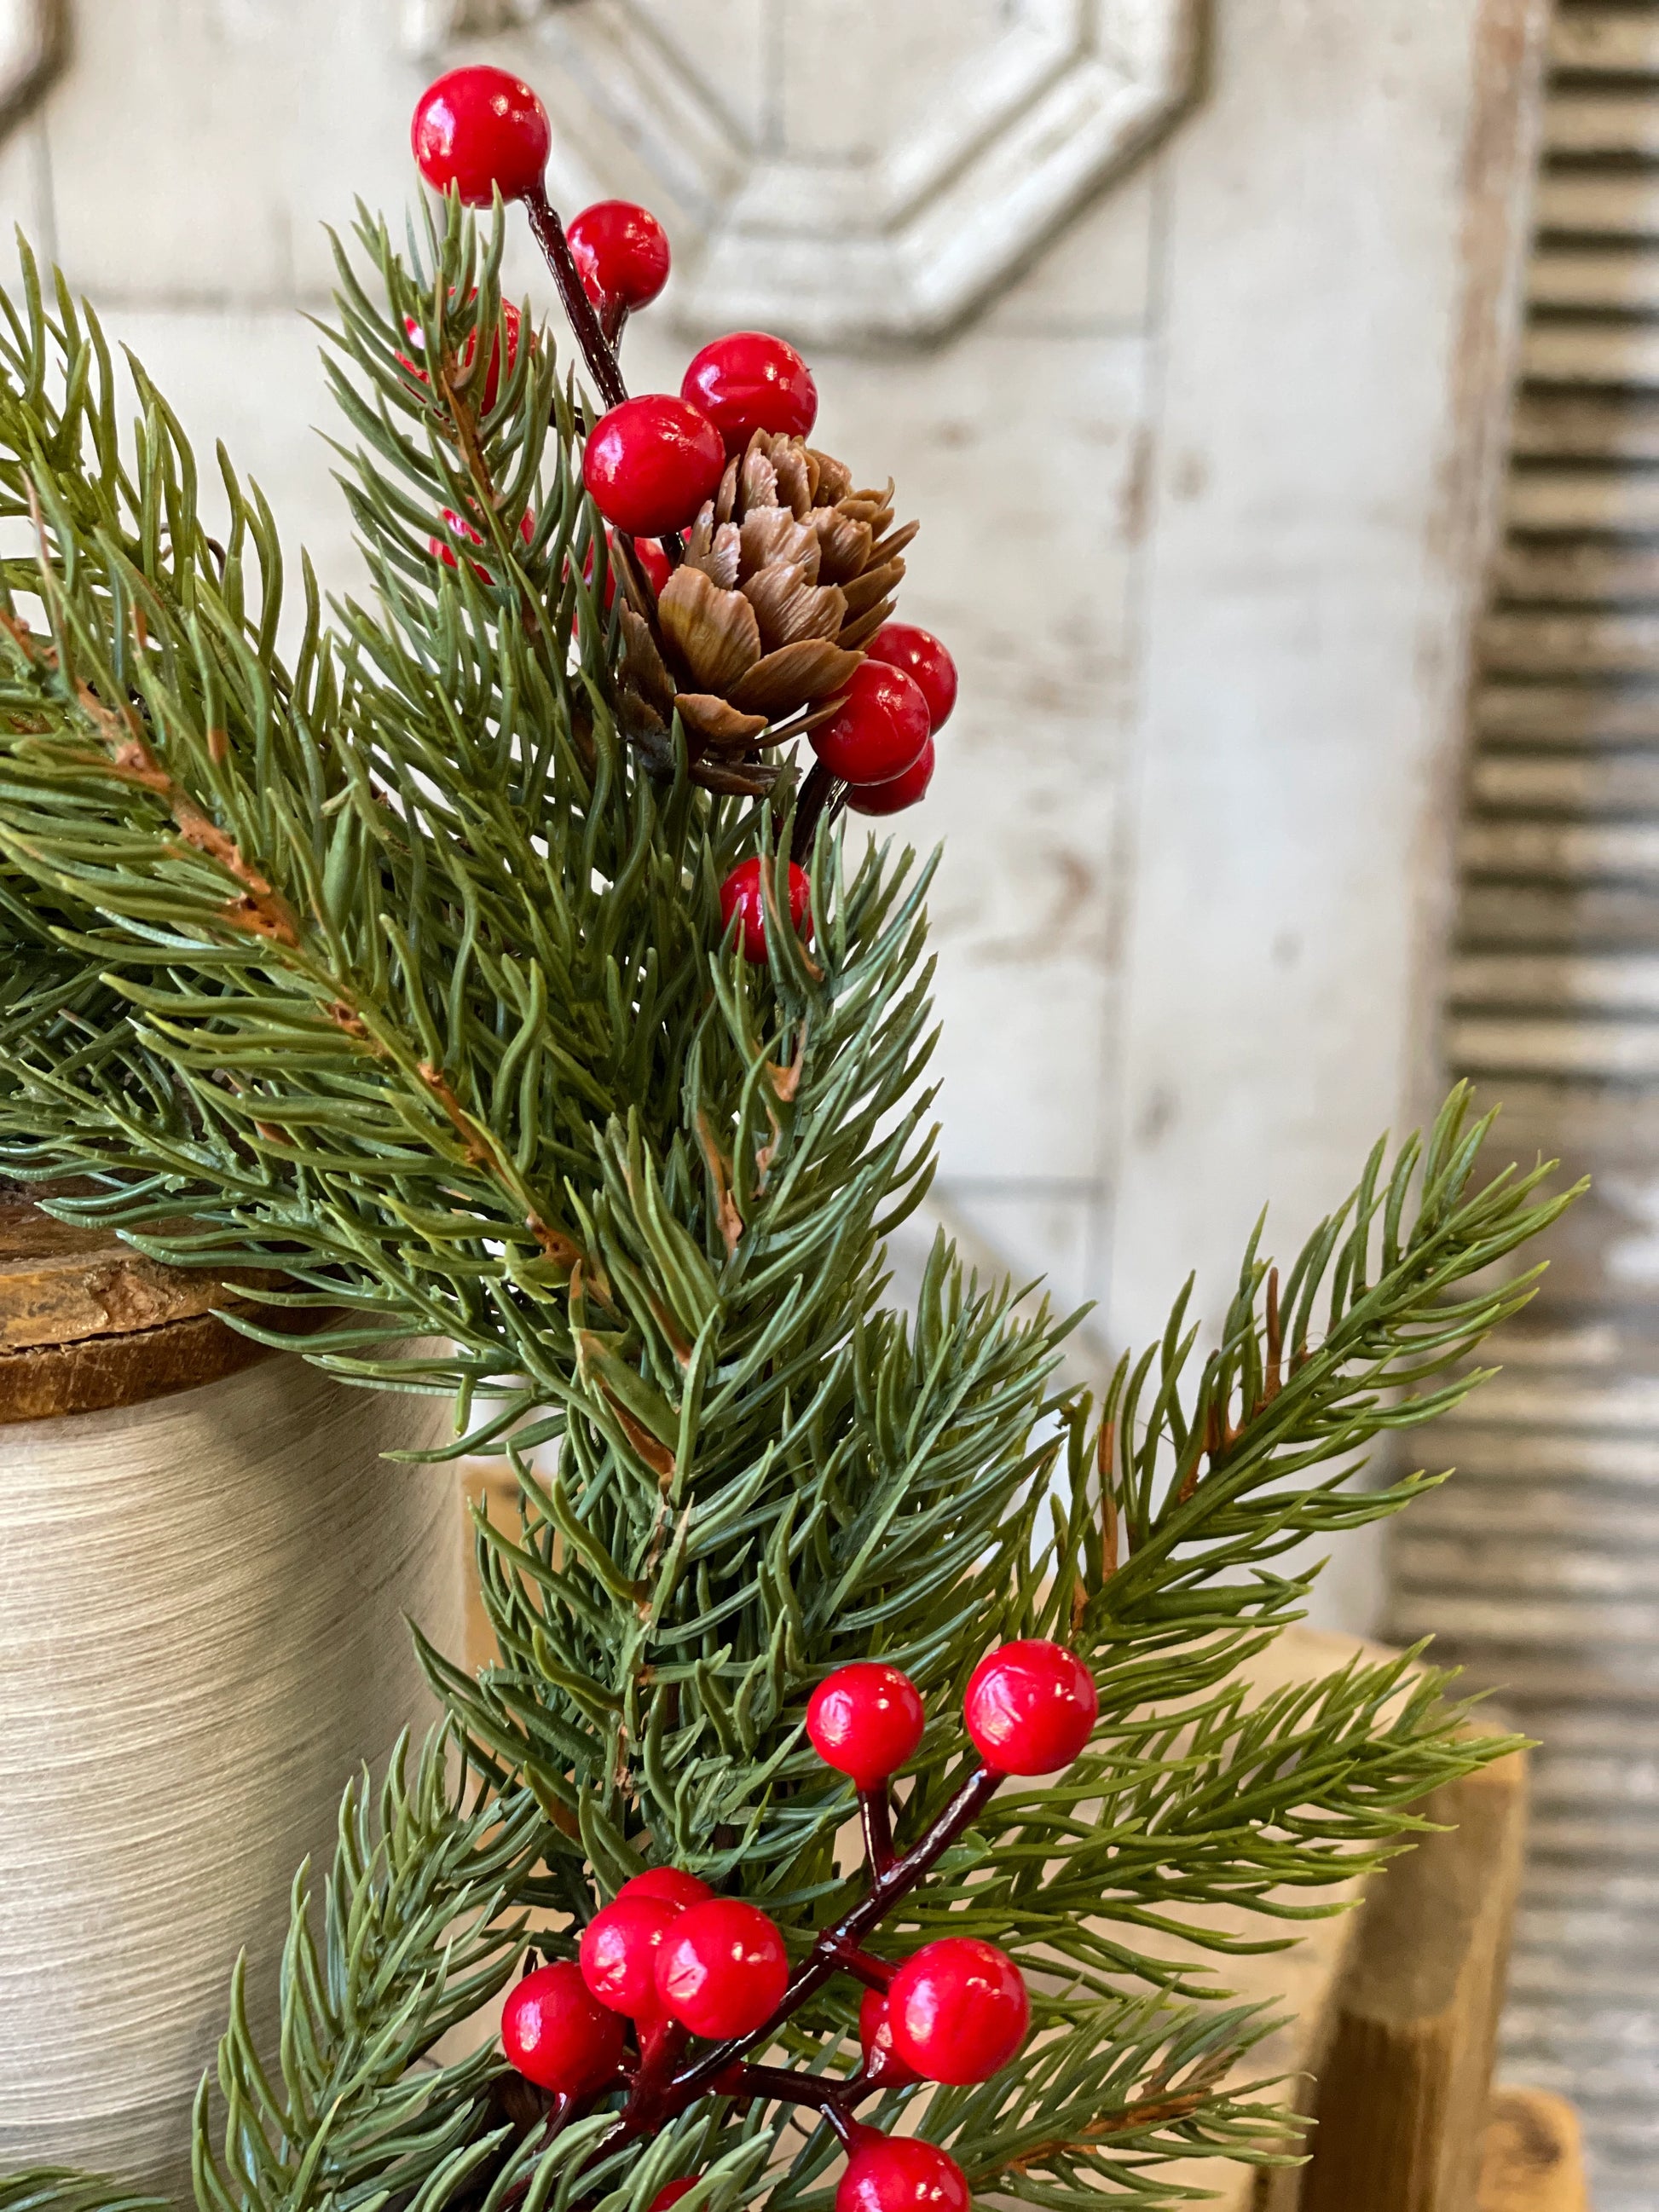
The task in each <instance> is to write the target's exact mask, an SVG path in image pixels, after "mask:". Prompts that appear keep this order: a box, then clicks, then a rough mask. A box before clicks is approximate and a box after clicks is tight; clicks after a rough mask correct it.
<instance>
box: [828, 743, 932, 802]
mask: <svg viewBox="0 0 1659 2212" xmlns="http://www.w3.org/2000/svg"><path fill="white" fill-rule="evenodd" d="M933 765H934V754H933V739H932V738H928V740H927V744H925V745H924V746H923V747H922V749H921V752H920V753H918V754H917V756H916V757H915V760H913V761H912V762H911V763H910V765H909V767H908V768H907V769H905V771H904V773H903V775H894V776H890V777H889V778H888V780H887V781H886V782H885V783H849V784H848V787H847V804H848V805H849V806H850V807H851V808H852V810H853V811H854V814H900V813H902V811H904V809H905V808H906V807H907V806H914V805H915V803H916V801H917V800H918V799H922V798H925V797H926V795H927V787H928V785H929V784H930V783H931V782H932V781H933Z"/></svg>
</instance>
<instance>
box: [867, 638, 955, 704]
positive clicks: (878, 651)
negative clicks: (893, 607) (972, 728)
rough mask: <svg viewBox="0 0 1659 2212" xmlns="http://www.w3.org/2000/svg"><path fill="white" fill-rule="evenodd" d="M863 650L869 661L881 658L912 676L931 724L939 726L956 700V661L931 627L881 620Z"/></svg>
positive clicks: (892, 666)
mask: <svg viewBox="0 0 1659 2212" xmlns="http://www.w3.org/2000/svg"><path fill="white" fill-rule="evenodd" d="M864 649H865V651H866V653H868V654H869V656H870V658H871V659H872V660H884V661H885V662H886V663H887V664H888V665H889V666H890V667H891V668H902V670H903V671H904V672H905V674H906V675H907V676H908V677H911V678H914V679H915V683H916V685H917V687H918V689H919V690H921V696H922V697H923V698H924V699H925V700H926V701H927V718H928V721H929V723H930V725H931V726H932V727H933V729H935V730H941V729H943V728H944V726H945V724H946V722H948V721H949V720H950V719H951V708H952V707H954V706H955V705H956V703H957V664H956V663H955V661H954V660H952V659H951V656H950V654H949V653H947V652H946V651H945V647H943V646H942V645H941V644H940V643H939V640H938V639H937V638H936V637H935V636H934V635H933V632H932V630H929V629H918V628H917V627H916V625H915V623H897V622H890V623H883V624H882V626H881V628H880V629H878V631H877V632H876V634H875V635H874V636H873V637H872V639H871V641H870V642H869V644H868V645H866V647H865V648H864Z"/></svg>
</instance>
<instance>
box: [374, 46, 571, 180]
mask: <svg viewBox="0 0 1659 2212" xmlns="http://www.w3.org/2000/svg"><path fill="white" fill-rule="evenodd" d="M409 136H410V143H411V144H412V145H413V147H414V149H415V159H416V162H417V163H418V164H419V166H420V171H421V174H422V176H423V177H424V178H425V179H426V180H427V182H428V184H429V185H431V186H432V188H433V190H434V191H439V192H447V191H449V190H450V188H451V186H452V185H453V188H454V189H455V191H458V192H459V194H460V196H461V197H462V198H463V199H464V200H465V202H466V204H467V205H468V206H469V207H488V206H489V198H490V194H491V193H492V192H493V191H495V189H496V188H497V187H499V188H500V191H501V197H502V198H503V199H504V200H520V199H522V198H523V197H524V196H525V194H526V192H531V191H535V189H536V188H537V186H538V185H539V184H540V183H541V180H542V175H543V173H544V170H545V169H546V167H547V157H548V155H549V154H550V152H551V151H552V147H553V127H552V125H551V124H550V123H549V121H548V119H547V110H546V109H545V108H544V106H542V104H541V102H540V100H538V99H537V97H536V95H535V94H534V93H533V92H532V90H531V89H530V87H529V86H528V85H527V84H526V83H525V82H523V81H522V79H520V78H519V77H516V76H513V75H512V73H511V72H510V71H509V70H502V69H486V68H483V67H477V68H472V69H458V70H450V71H449V73H448V75H447V76H441V77H440V78H439V79H438V81H437V82H436V83H435V84H429V85H428V87H427V88H426V90H425V91H424V92H423V93H422V94H421V97H420V99H419V100H417V101H416V107H415V120H414V122H413V123H412V124H411V125H410V133H409Z"/></svg>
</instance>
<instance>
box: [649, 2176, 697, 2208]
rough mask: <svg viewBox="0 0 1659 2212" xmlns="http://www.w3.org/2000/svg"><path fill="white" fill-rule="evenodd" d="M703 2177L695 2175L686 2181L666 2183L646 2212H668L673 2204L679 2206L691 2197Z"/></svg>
mask: <svg viewBox="0 0 1659 2212" xmlns="http://www.w3.org/2000/svg"><path fill="white" fill-rule="evenodd" d="M701 2180H702V2175H701V2174H698V2173H694V2174H692V2175H690V2178H689V2179H685V2180H684V2181H665V2182H664V2184H663V2185H662V2187H661V2188H660V2189H659V2191H657V2193H656V2195H655V2196H654V2197H653V2198H652V2200H651V2202H650V2203H649V2204H647V2207H646V2212H668V2208H669V2206H670V2205H671V2204H678V2203H679V2201H680V2199H681V2197H689V2196H690V2193H691V2191H693V2190H694V2189H695V2188H696V2185H697V2184H698V2182H699V2181H701Z"/></svg>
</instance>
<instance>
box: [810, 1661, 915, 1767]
mask: <svg viewBox="0 0 1659 2212" xmlns="http://www.w3.org/2000/svg"><path fill="white" fill-rule="evenodd" d="M926 1718H927V1717H926V1715H925V1714H924V1713H923V1711H922V1706H921V1698H920V1697H919V1696H918V1695H917V1693H916V1686H915V1683H914V1682H913V1681H912V1680H910V1677H909V1676H908V1674H900V1672H899V1670H898V1668H896V1667H884V1666H883V1665H882V1663H881V1662H880V1661H879V1660H875V1659H860V1660H858V1661H856V1662H854V1664H853V1665H852V1666H850V1667H838V1668H836V1671H835V1673H834V1674H831V1675H829V1676H828V1677H827V1678H826V1679H825V1680H823V1681H822V1682H820V1683H819V1684H818V1686H817V1689H816V1690H814V1691H813V1692H812V1694H811V1698H810V1699H808V1700H807V1705H806V1733H807V1735H810V1736H811V1739H812V1748H813V1749H814V1750H815V1751H816V1752H817V1755H818V1757H819V1758H820V1759H822V1760H823V1763H824V1765H826V1766H833V1767H835V1768H836V1769H837V1770H838V1771H840V1772H841V1773H842V1774H849V1775H851V1777H852V1778H853V1779H854V1782H856V1783H857V1784H858V1786H859V1788H860V1790H872V1789H874V1787H875V1786H876V1784H878V1782H885V1781H886V1779H887V1778H888V1776H889V1775H890V1774H892V1773H894V1772H896V1770H897V1769H898V1768H899V1767H901V1766H902V1765H903V1764H904V1762H905V1760H906V1759H908V1758H909V1757H910V1756H911V1755H912V1753H914V1752H915V1747H916V1746H917V1745H918V1744H919V1743H920V1742H921V1731H922V1729H923V1726H924V1725H925V1723H926Z"/></svg>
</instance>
